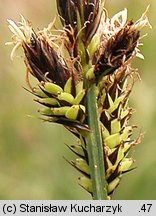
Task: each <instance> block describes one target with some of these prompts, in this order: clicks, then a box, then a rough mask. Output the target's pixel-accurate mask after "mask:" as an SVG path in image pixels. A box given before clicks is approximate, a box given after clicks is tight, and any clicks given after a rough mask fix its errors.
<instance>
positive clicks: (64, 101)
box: [8, 0, 151, 200]
mask: <svg viewBox="0 0 156 216" xmlns="http://www.w3.org/2000/svg"><path fill="white" fill-rule="evenodd" d="M56 3H57V9H58V16H57V17H59V18H60V21H61V23H62V29H58V28H57V27H56V18H55V19H54V21H53V22H51V23H50V24H49V25H48V27H47V28H44V29H43V30H40V31H38V32H36V31H35V30H34V29H33V27H32V24H31V22H29V21H28V20H26V19H25V18H24V17H23V16H22V15H21V21H20V22H17V23H16V22H14V21H13V20H8V23H9V29H10V30H11V32H12V33H13V36H12V42H9V43H8V44H12V45H14V47H13V49H12V52H11V59H13V58H14V56H15V51H16V50H17V49H18V48H19V47H21V48H22V49H23V53H24V54H23V59H24V62H25V65H26V77H27V78H26V82H27V84H28V88H27V90H28V91H29V92H31V93H32V94H33V95H34V96H35V101H36V102H37V103H39V104H41V105H43V106H42V108H41V109H40V110H39V113H40V115H41V119H43V120H44V121H47V122H52V123H58V124H62V125H63V126H64V127H65V128H66V129H67V130H69V131H70V132H71V133H72V134H74V136H76V137H77V139H78V143H77V144H75V145H71V146H68V147H69V149H70V150H71V151H72V152H73V153H74V154H75V155H76V156H77V159H76V160H75V161H69V162H70V164H71V165H72V166H73V167H74V168H76V169H77V170H78V171H79V172H80V173H81V177H79V179H78V183H79V185H80V186H82V187H83V188H84V189H85V190H86V191H88V192H89V193H90V194H91V196H92V198H93V199H98V200H101V199H110V198H111V197H112V194H113V192H114V190H115V188H116V187H117V186H118V185H119V183H120V180H121V177H122V175H123V174H124V173H127V172H129V171H130V170H132V169H133V168H134V166H133V164H134V159H133V158H132V157H130V156H129V152H130V150H131V148H133V147H134V146H136V145H137V144H138V143H139V142H140V136H139V137H138V138H136V139H134V138H133V139H132V138H131V136H132V134H133V129H134V128H135V126H133V125H130V124H129V119H130V118H131V115H132V114H133V109H132V108H131V107H130V106H129V102H128V101H129V96H130V93H131V91H132V88H133V85H134V83H135V80H136V77H138V72H137V70H136V69H133V68H132V66H131V63H132V60H133V59H134V58H136V57H140V58H143V55H142V54H141V53H140V50H139V44H140V37H141V36H140V30H141V29H142V28H143V27H144V26H149V27H151V26H150V24H149V21H148V18H147V15H146V14H147V11H148V8H147V9H146V11H145V12H144V13H143V14H142V16H141V18H140V19H139V20H138V21H136V22H133V21H132V20H130V21H127V10H126V9H124V10H122V11H120V12H119V13H117V14H115V15H114V16H113V17H112V18H109V17H108V13H107V11H106V9H105V8H104V1H103V0H66V1H63V0H56ZM29 75H32V76H33V77H35V78H36V80H37V83H36V85H35V86H32V84H31V82H30V79H29Z"/></svg>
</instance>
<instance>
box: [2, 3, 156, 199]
mask: <svg viewBox="0 0 156 216" xmlns="http://www.w3.org/2000/svg"><path fill="white" fill-rule="evenodd" d="M148 4H151V8H150V12H149V19H150V22H151V24H152V26H153V30H148V29H146V30H145V31H144V32H146V31H147V32H148V36H147V37H146V38H144V39H143V40H142V42H143V43H144V46H143V47H142V48H141V51H142V53H143V54H144V56H145V60H144V61H142V60H139V59H138V60H136V61H135V63H134V67H137V68H138V69H139V71H140V74H141V77H142V81H140V82H137V84H136V85H135V87H134V90H133V93H132V95H131V100H130V103H131V105H132V106H133V107H134V108H135V110H136V112H135V113H134V115H133V119H132V124H137V125H139V128H140V129H139V130H138V133H139V131H140V130H141V131H142V132H145V136H144V139H143V141H142V143H141V144H140V145H138V146H137V147H136V148H135V149H134V150H133V152H132V155H133V157H134V158H135V159H136V166H137V169H135V170H134V171H132V172H130V173H128V174H126V175H125V176H124V177H123V179H122V181H121V184H120V186H119V187H118V189H117V190H116V192H115V194H114V199H156V142H155V140H156V74H155V70H156V69H155V66H156V61H155V52H156V43H155V39H156V29H155V20H156V1H154V0H151V1H147V0H144V1H142V0H118V1H115V0H109V1H106V5H105V6H106V8H107V10H108V12H109V16H112V15H113V14H114V13H116V12H118V11H120V10H121V9H123V8H124V7H126V8H127V9H128V11H129V12H128V16H129V18H130V19H132V18H133V19H134V20H136V19H138V18H139V17H140V16H141V14H142V12H143V11H144V10H145V8H146V6H147V5H148ZM19 14H22V15H24V16H25V17H26V18H28V19H29V20H31V21H32V22H33V26H34V27H35V29H36V30H38V29H42V28H43V27H44V26H47V24H48V23H50V22H51V21H52V19H53V18H54V16H55V14H56V4H55V0H34V1H32V0H23V1H20V0H0V20H1V25H0V199H90V198H91V197H90V195H88V194H87V193H86V192H85V191H84V190H83V189H82V188H80V187H79V186H78V184H77V177H78V176H79V173H77V172H76V171H75V170H74V169H73V168H72V167H71V166H70V165H69V164H68V163H67V162H66V161H65V159H64V158H63V157H65V158H67V159H72V158H73V157H74V156H73V155H72V153H70V151H69V150H68V149H67V148H66V146H65V143H68V144H73V143H74V142H76V140H75V139H74V137H72V136H70V134H69V133H68V131H66V130H65V129H64V128H63V127H62V126H58V125H54V124H48V123H43V122H42V121H40V120H38V119H35V118H29V117H28V115H29V114H30V115H36V111H37V109H38V108H39V106H38V105H37V104H35V103H34V102H33V96H32V95H30V94H28V92H26V91H25V90H24V89H23V88H22V87H23V86H26V85H25V67H24V64H23V63H22V61H21V59H20V58H15V59H14V61H13V62H12V61H11V60H10V58H9V55H10V51H11V47H9V46H5V45H4V44H5V42H6V41H10V36H11V34H10V32H9V30H8V27H7V22H6V19H7V18H11V19H15V20H19Z"/></svg>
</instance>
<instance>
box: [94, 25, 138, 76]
mask: <svg viewBox="0 0 156 216" xmlns="http://www.w3.org/2000/svg"><path fill="white" fill-rule="evenodd" d="M132 26H133V23H132V22H130V23H128V24H127V25H126V26H125V27H124V28H122V29H121V30H120V31H119V32H118V33H117V34H116V35H113V36H112V37H111V38H110V39H109V40H108V42H107V44H106V47H105V48H104V52H103V54H102V55H101V56H100V58H99V60H98V62H97V63H96V65H95V70H94V74H95V77H97V78H98V77H99V76H101V75H108V74H112V73H113V72H114V71H115V70H116V69H118V68H119V67H121V66H122V65H123V66H124V63H125V62H126V61H127V60H128V59H130V58H131V57H132V56H133V52H134V51H135V48H136V47H137V44H138V41H139V36H140V33H139V31H138V30H134V29H133V28H132Z"/></svg>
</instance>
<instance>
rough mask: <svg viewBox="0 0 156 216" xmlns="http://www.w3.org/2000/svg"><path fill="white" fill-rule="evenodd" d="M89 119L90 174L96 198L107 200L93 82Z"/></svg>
mask: <svg viewBox="0 0 156 216" xmlns="http://www.w3.org/2000/svg"><path fill="white" fill-rule="evenodd" d="M86 100H87V101H86V106H87V119H88V125H89V127H90V129H91V132H90V133H88V134H87V136H86V137H85V139H86V143H87V151H88V159H89V167H90V174H91V180H92V187H93V199H94V200H106V199H107V192H106V179H105V172H104V151H103V145H102V139H101V132H100V125H99V116H98V108H97V101H96V85H95V84H92V85H91V86H90V88H89V90H88V93H87V99H86Z"/></svg>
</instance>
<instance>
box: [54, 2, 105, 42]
mask: <svg viewBox="0 0 156 216" xmlns="http://www.w3.org/2000/svg"><path fill="white" fill-rule="evenodd" d="M102 5H103V4H102V3H101V1H97V0H85V1H84V0H76V1H74V0H67V1H64V0H57V8H58V13H59V15H60V17H61V22H62V24H63V26H65V27H66V28H67V29H70V28H71V27H72V28H73V30H74V37H76V36H77V34H78V32H79V31H80V30H81V32H82V40H83V42H84V43H87V45H88V43H89V42H90V40H91V39H92V37H93V36H94V34H95V32H96V30H97V28H98V26H99V23H100V18H101V15H102V10H103V7H102ZM79 25H80V26H79ZM79 28H80V29H79ZM82 29H83V31H82ZM67 32H68V31H67ZM68 35H69V32H68ZM69 36H70V38H71V35H69Z"/></svg>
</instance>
